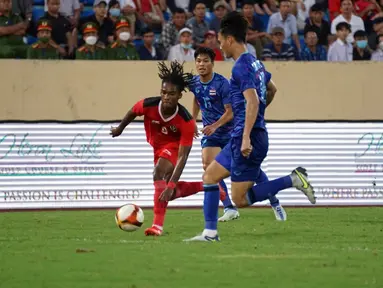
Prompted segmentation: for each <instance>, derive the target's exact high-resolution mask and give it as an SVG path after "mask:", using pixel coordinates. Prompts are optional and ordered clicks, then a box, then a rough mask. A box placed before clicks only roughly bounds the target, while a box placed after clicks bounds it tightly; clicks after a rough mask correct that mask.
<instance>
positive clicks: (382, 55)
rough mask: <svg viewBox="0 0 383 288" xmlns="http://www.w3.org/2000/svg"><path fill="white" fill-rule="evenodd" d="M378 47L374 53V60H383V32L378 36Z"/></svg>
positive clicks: (372, 57)
mask: <svg viewBox="0 0 383 288" xmlns="http://www.w3.org/2000/svg"><path fill="white" fill-rule="evenodd" d="M378 42H379V44H378V48H377V49H376V50H375V52H373V53H372V56H371V60H372V61H383V34H380V35H379V36H378Z"/></svg>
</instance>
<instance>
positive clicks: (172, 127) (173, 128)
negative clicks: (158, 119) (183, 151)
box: [169, 125, 177, 132]
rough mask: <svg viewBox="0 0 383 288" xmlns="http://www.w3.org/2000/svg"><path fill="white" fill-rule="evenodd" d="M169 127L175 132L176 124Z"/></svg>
mask: <svg viewBox="0 0 383 288" xmlns="http://www.w3.org/2000/svg"><path fill="white" fill-rule="evenodd" d="M169 128H170V130H172V131H173V132H177V127H176V126H174V125H172V126H170V127H169Z"/></svg>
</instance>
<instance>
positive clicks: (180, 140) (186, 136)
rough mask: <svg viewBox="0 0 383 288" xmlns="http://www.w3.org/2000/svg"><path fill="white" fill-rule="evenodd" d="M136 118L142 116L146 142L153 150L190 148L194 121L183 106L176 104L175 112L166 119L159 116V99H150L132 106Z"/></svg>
mask: <svg viewBox="0 0 383 288" xmlns="http://www.w3.org/2000/svg"><path fill="white" fill-rule="evenodd" d="M132 110H133V112H134V113H135V114H136V115H137V116H142V115H144V126H145V133H146V140H147V141H148V143H149V144H150V145H151V146H152V147H153V148H154V149H158V148H162V147H164V146H169V144H170V145H171V144H174V145H175V146H177V147H178V146H180V145H182V146H192V144H193V137H194V127H195V121H194V120H193V117H192V116H191V115H190V113H189V112H188V111H187V110H186V108H185V107H184V106H182V105H181V104H178V106H177V110H176V112H175V113H174V114H173V115H172V116H170V117H169V118H167V119H164V117H163V116H162V114H161V97H150V98H145V99H143V100H140V101H138V102H137V103H136V104H135V105H134V106H133V109H132Z"/></svg>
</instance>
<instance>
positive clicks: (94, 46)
mask: <svg viewBox="0 0 383 288" xmlns="http://www.w3.org/2000/svg"><path fill="white" fill-rule="evenodd" d="M82 35H83V38H84V41H85V44H84V45H83V46H81V47H80V48H78V49H77V51H76V59H78V60H106V59H107V58H106V55H105V48H104V45H103V44H100V43H97V42H98V25H97V24H96V23H93V22H88V23H85V24H84V25H83V27H82Z"/></svg>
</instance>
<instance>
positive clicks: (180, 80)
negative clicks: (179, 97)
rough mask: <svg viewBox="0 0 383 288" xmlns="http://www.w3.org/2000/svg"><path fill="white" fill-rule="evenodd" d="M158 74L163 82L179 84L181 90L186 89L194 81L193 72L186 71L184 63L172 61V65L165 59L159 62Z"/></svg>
mask: <svg viewBox="0 0 383 288" xmlns="http://www.w3.org/2000/svg"><path fill="white" fill-rule="evenodd" d="M158 71H159V73H158V76H159V77H160V79H161V80H162V82H168V83H172V84H173V85H175V86H177V88H178V91H179V92H183V91H186V89H189V86H190V85H191V84H192V82H193V74H192V73H184V65H183V63H182V64H181V63H179V62H178V61H172V62H171V63H170V67H167V66H166V63H165V62H164V61H161V62H159V63H158Z"/></svg>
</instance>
